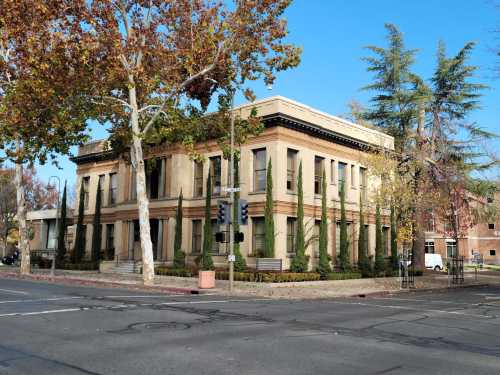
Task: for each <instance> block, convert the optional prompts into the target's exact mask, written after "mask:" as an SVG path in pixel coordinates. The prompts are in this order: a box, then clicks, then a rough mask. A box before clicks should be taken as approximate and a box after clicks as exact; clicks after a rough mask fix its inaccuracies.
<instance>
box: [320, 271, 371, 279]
mask: <svg viewBox="0 0 500 375" xmlns="http://www.w3.org/2000/svg"><path fill="white" fill-rule="evenodd" d="M361 278H362V275H361V273H360V272H331V273H328V274H327V275H326V278H325V280H351V279H361Z"/></svg>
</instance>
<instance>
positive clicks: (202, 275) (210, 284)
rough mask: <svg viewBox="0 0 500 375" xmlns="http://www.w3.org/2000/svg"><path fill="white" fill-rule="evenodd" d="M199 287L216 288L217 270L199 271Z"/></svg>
mask: <svg viewBox="0 0 500 375" xmlns="http://www.w3.org/2000/svg"><path fill="white" fill-rule="evenodd" d="M198 288H200V289H212V288H215V271H199V272H198Z"/></svg>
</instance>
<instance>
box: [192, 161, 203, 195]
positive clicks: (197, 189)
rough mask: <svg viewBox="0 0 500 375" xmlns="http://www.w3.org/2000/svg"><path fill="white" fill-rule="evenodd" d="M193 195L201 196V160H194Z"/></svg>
mask: <svg viewBox="0 0 500 375" xmlns="http://www.w3.org/2000/svg"><path fill="white" fill-rule="evenodd" d="M193 195H194V196H195V197H202V196H203V163H202V162H201V161H195V162H194V189H193Z"/></svg>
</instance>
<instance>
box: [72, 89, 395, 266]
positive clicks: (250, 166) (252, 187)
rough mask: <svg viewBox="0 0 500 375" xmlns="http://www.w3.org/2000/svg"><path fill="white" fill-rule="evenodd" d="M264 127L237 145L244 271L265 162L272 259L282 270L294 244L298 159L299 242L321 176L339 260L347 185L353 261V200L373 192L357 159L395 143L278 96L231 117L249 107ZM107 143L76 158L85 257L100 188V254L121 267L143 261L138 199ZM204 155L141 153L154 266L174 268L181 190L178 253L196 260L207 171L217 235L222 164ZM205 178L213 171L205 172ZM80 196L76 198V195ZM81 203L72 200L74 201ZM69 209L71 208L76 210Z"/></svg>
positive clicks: (311, 217)
mask: <svg viewBox="0 0 500 375" xmlns="http://www.w3.org/2000/svg"><path fill="white" fill-rule="evenodd" d="M254 107H255V108H256V109H257V115H258V116H259V117H261V118H262V121H263V122H264V124H265V125H266V127H265V130H264V131H263V132H262V133H261V134H260V135H259V136H256V137H252V138H250V139H249V140H248V141H247V142H246V143H245V144H244V145H242V146H241V149H240V151H241V163H240V183H241V198H242V199H246V200H247V201H248V202H249V216H250V218H249V223H248V225H247V226H242V227H241V231H242V232H243V233H244V236H245V240H244V242H243V243H242V244H241V251H242V254H243V255H244V256H245V257H246V258H247V263H248V265H249V266H253V265H255V255H256V253H257V252H258V251H259V250H261V249H260V248H261V246H262V243H263V232H262V230H263V216H264V205H265V174H266V168H267V162H268V161H269V159H271V160H272V164H273V169H272V171H273V181H274V185H273V200H274V220H275V234H276V241H275V243H276V257H278V258H281V259H283V261H284V267H285V269H286V268H288V267H289V264H290V259H291V255H292V249H293V245H292V244H293V241H294V219H295V216H296V201H297V196H296V179H297V171H298V165H299V162H302V164H303V182H304V183H303V188H304V204H305V209H304V210H305V220H304V222H305V225H306V240H307V238H309V237H311V236H314V235H315V233H316V234H317V231H318V228H319V220H320V217H321V194H320V193H321V191H320V190H319V189H321V173H322V170H323V168H324V169H325V172H326V179H327V197H328V217H329V219H328V228H329V230H328V233H329V236H328V237H329V238H328V240H329V245H328V252H329V254H330V255H331V256H332V257H335V256H336V255H337V248H338V220H339V218H340V202H339V181H340V180H342V179H345V186H346V208H347V217H348V221H349V238H350V249H351V251H350V253H351V258H352V260H353V261H356V253H357V237H358V227H359V224H358V223H359V199H360V194H364V195H366V196H367V197H369V196H370V192H371V191H372V190H374V189H375V187H376V186H377V183H378V182H377V181H376V180H375V179H373V178H371V177H369V175H368V173H367V170H366V168H364V166H363V160H365V157H366V156H367V154H366V151H367V150H368V149H369V148H370V147H373V146H376V147H385V148H388V149H393V147H394V140H393V138H392V137H390V136H387V135H385V134H383V133H381V132H378V131H376V130H373V129H370V128H367V127H364V126H361V125H358V124H354V123H351V122H349V121H346V120H344V119H341V118H338V117H335V116H331V115H329V114H326V113H323V112H320V111H317V110H315V109H312V108H310V107H308V106H305V105H303V104H300V103H297V102H294V101H292V100H290V99H287V98H283V97H279V96H277V97H271V98H268V99H263V100H260V101H256V102H254V103H252V104H248V105H244V106H241V107H238V108H236V109H235V112H236V113H237V114H238V115H239V116H241V117H242V118H244V117H245V116H248V114H249V113H250V111H251V109H252V108H254ZM105 146H106V143H105V142H104V141H97V142H93V143H90V144H87V145H85V146H83V147H81V148H80V149H79V152H78V155H77V156H76V157H74V158H73V161H74V162H75V163H76V164H77V186H78V188H79V187H80V185H81V182H82V180H83V186H84V189H85V201H86V209H85V220H84V221H85V224H86V227H85V231H86V239H87V241H86V252H87V254H89V253H90V246H91V241H90V239H91V236H92V218H93V213H94V207H95V198H96V193H97V185H98V181H99V179H101V186H102V194H103V196H102V197H103V198H102V202H103V208H102V210H101V212H102V217H101V222H102V225H103V227H102V249H103V250H108V248H111V247H112V248H113V251H111V252H109V253H112V254H114V256H115V257H116V258H118V259H120V260H140V258H141V251H140V244H139V235H138V223H137V222H136V220H137V218H138V214H137V206H136V202H135V188H134V180H135V176H134V170H133V168H132V167H131V165H130V164H129V163H128V162H127V161H126V160H125V158H120V157H117V155H115V154H114V153H113V152H112V151H109V150H107V148H106V147H105ZM196 149H197V151H198V152H200V153H201V154H202V155H203V156H204V157H205V160H206V161H205V162H204V163H202V164H197V163H196V162H195V161H193V160H191V159H190V158H189V156H188V154H187V152H186V151H185V150H184V149H183V147H181V146H169V147H167V146H162V145H160V146H156V147H154V148H152V149H149V150H148V151H147V153H146V159H147V160H148V163H147V165H148V171H149V172H148V175H147V179H148V186H147V189H148V192H149V196H150V218H151V227H152V240H153V244H154V249H155V260H156V261H159V262H165V263H167V264H169V263H171V262H172V260H173V238H174V230H175V210H176V206H177V197H178V195H179V193H180V191H181V189H182V192H183V196H184V202H183V215H184V217H183V223H182V224H183V239H182V245H183V250H184V251H185V253H186V254H187V255H188V261H189V262H193V261H194V259H195V258H196V257H197V256H198V251H199V250H200V249H201V243H202V233H203V231H202V225H203V220H204V204H205V198H204V197H205V194H206V191H205V189H206V187H205V185H206V183H205V182H206V178H207V176H208V173H212V175H213V177H215V178H212V180H215V181H216V182H214V186H213V188H212V190H213V201H212V218H213V219H212V221H213V222H214V224H213V225H214V230H222V229H224V228H216V223H215V217H216V203H217V200H218V199H228V194H227V193H226V192H225V191H224V188H225V187H226V186H227V182H228V172H229V171H228V167H229V162H228V161H227V160H225V159H224V158H223V157H222V152H221V150H220V149H219V147H218V146H217V144H216V142H211V141H209V142H207V143H203V144H198V145H196ZM210 171H211V172H210ZM78 196H79V194H78V192H77V197H78ZM77 204H78V203H77ZM75 212H76V211H75ZM366 212H367V218H365V223H366V224H367V226H368V239H369V246H368V251H369V254H370V255H373V254H374V249H375V217H374V209H373V207H370V206H369V205H367V207H366ZM383 222H384V234H385V240H386V244H387V252H389V246H388V244H389V243H390V242H389V240H390V239H389V236H390V234H389V233H390V231H389V227H388V217H387V212H385V213H384V218H383ZM316 248H317V241H311V243H310V245H309V247H308V249H307V254H308V255H309V256H310V259H311V261H310V262H309V264H310V267H311V268H314V267H315V266H316V265H317V262H318V258H317V254H316V253H317V251H316ZM227 250H228V249H227V248H226V245H225V244H214V262H215V264H216V265H217V266H224V265H227V262H226V254H227Z"/></svg>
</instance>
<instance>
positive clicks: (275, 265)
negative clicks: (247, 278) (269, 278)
mask: <svg viewBox="0 0 500 375" xmlns="http://www.w3.org/2000/svg"><path fill="white" fill-rule="evenodd" d="M256 267H257V271H278V272H281V271H283V262H282V260H281V259H275V258H257V263H256Z"/></svg>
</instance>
